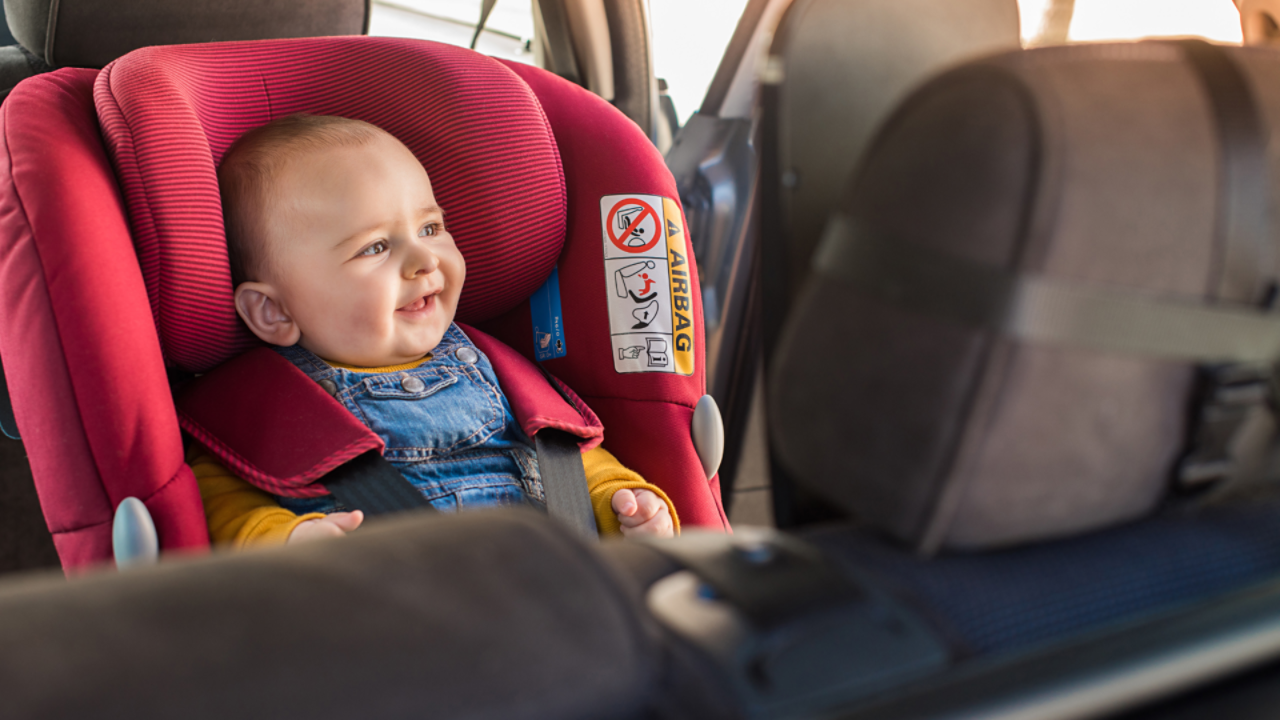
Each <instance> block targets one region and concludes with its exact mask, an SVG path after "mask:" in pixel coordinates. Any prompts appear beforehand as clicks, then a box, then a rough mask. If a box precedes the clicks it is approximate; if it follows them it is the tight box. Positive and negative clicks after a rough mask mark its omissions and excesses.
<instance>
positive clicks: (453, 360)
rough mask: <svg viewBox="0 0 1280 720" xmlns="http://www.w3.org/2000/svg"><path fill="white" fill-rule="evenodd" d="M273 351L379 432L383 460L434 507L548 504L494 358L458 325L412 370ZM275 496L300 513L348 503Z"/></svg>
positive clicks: (302, 350)
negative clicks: (375, 369)
mask: <svg viewBox="0 0 1280 720" xmlns="http://www.w3.org/2000/svg"><path fill="white" fill-rule="evenodd" d="M276 350H277V352H279V353H280V354H281V355H283V356H284V357H285V358H287V359H288V360H289V361H290V362H292V363H293V364H294V365H296V366H297V367H298V368H299V369H300V370H302V371H303V372H305V373H306V374H307V375H308V376H310V377H311V379H312V380H315V381H316V382H317V383H319V384H320V385H321V387H324V388H325V390H327V391H329V392H330V394H332V395H333V396H334V398H336V399H337V400H338V401H339V402H341V403H342V404H343V406H345V407H346V408H347V410H350V411H351V413H352V414H354V415H355V416H356V417H357V418H359V419H360V421H361V422H363V423H364V424H365V425H367V426H368V427H369V429H370V430H373V432H374V433H376V434H377V435H378V437H380V438H382V441H383V442H384V443H386V449H385V450H384V451H383V453H382V454H383V457H385V458H386V459H387V460H388V461H389V462H390V463H391V464H392V465H394V466H395V468H396V469H397V470H399V471H400V473H401V474H402V475H404V476H405V478H407V479H408V480H409V482H411V483H413V485H414V486H415V487H417V488H418V490H419V491H420V492H421V493H422V494H423V496H424V497H426V498H427V499H428V500H429V501H431V504H432V505H434V506H435V507H436V509H438V510H443V511H446V512H453V511H456V510H459V509H468V508H475V507H491V506H495V505H520V504H527V503H529V502H530V500H531V499H532V502H533V503H535V504H539V505H541V504H543V502H544V499H543V492H542V482H541V480H540V479H539V477H538V461H537V454H536V453H535V452H534V450H533V444H532V442H531V441H530V440H529V438H528V437H527V436H526V435H525V434H524V432H523V431H522V430H521V429H520V426H519V424H518V423H516V421H515V418H514V417H513V416H512V414H511V406H510V405H509V404H508V403H507V398H506V396H505V395H503V394H502V390H501V389H500V388H499V387H498V378H497V376H496V375H494V372H493V366H492V365H490V364H489V358H487V357H485V355H484V353H482V352H480V350H479V349H478V348H476V346H475V345H473V344H472V343H471V340H470V339H468V338H467V336H466V335H465V334H464V333H463V332H462V331H461V330H459V329H458V326H457V325H453V324H451V325H450V326H449V329H448V331H446V332H445V334H444V338H442V339H441V340H440V344H439V345H437V346H436V347H435V349H434V350H432V352H431V359H429V360H427V361H426V362H424V363H422V364H421V365H419V366H418V367H416V368H414V369H412V370H404V371H397V372H389V373H370V372H357V371H353V370H344V369H342V368H335V367H332V366H330V365H329V364H328V363H326V362H325V361H324V360H321V359H320V358H319V357H318V356H316V355H315V354H313V353H312V352H310V351H309V350H306V349H305V348H303V347H301V346H299V345H294V346H293V347H288V348H277V349H276ZM277 499H278V500H279V501H280V504H281V505H282V506H283V507H285V508H286V509H288V510H291V511H293V512H295V513H298V514H303V513H309V512H322V513H330V512H336V511H341V510H346V509H348V508H345V507H343V506H342V505H341V503H339V502H337V500H335V499H334V497H333V496H332V495H325V496H323V497H318V498H290V497H277Z"/></svg>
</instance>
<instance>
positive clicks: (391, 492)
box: [320, 449, 435, 515]
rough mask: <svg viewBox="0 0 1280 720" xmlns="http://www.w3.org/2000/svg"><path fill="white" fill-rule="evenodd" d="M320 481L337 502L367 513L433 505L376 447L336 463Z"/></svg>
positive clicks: (386, 512) (374, 513)
mask: <svg viewBox="0 0 1280 720" xmlns="http://www.w3.org/2000/svg"><path fill="white" fill-rule="evenodd" d="M320 482H321V484H323V485H324V486H325V489H327V490H328V491H329V492H330V493H332V494H333V497H334V498H336V499H337V500H338V502H340V503H342V504H343V505H345V506H346V507H348V508H350V509H352V510H362V511H364V512H365V513H366V514H368V515H386V514H388V513H393V512H400V511H402V510H417V509H419V508H429V509H432V510H434V509H435V508H434V507H433V506H432V505H431V502H430V501H429V500H427V499H426V498H424V497H423V496H422V493H420V492H418V489H417V488H415V487H414V486H413V483H411V482H409V481H408V480H407V479H405V477H404V475H401V474H400V471H399V470H396V468H395V466H394V465H392V464H391V463H390V462H388V461H387V459H386V458H384V457H382V452H381V451H380V450H376V449H375V450H368V451H365V452H363V453H361V454H359V455H357V456H355V457H354V458H352V459H351V460H348V461H347V462H345V463H343V464H341V465H339V466H338V467H336V468H334V469H333V470H331V471H329V473H328V474H327V475H325V476H324V477H323V478H321V479H320Z"/></svg>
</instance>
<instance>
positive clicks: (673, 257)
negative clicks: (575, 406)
mask: <svg viewBox="0 0 1280 720" xmlns="http://www.w3.org/2000/svg"><path fill="white" fill-rule="evenodd" d="M600 220H601V224H602V228H601V230H602V231H603V233H604V274H605V284H606V286H607V290H606V296H607V297H608V302H609V332H610V334H611V335H612V336H613V369H614V370H616V371H618V372H620V373H635V372H665V373H679V374H681V375H692V374H693V297H692V295H691V294H690V292H691V286H690V282H689V278H690V275H689V273H690V272H691V271H692V268H690V267H689V253H688V251H687V245H686V242H685V236H684V221H683V219H682V218H681V217H680V206H679V205H677V204H676V203H674V202H672V201H671V200H668V199H666V198H664V197H658V196H657V195H606V196H605V197H602V198H600Z"/></svg>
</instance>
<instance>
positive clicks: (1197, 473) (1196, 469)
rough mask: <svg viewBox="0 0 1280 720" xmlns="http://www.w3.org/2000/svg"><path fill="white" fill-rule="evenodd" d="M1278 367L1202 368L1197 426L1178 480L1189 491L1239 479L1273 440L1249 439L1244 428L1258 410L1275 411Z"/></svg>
mask: <svg viewBox="0 0 1280 720" xmlns="http://www.w3.org/2000/svg"><path fill="white" fill-rule="evenodd" d="M1276 396H1277V394H1276V374H1275V368H1273V367H1271V366H1269V365H1254V364H1244V363H1232V364H1224V365H1208V366H1201V367H1200V368H1199V377H1198V381H1197V390H1196V392H1195V393H1194V395H1193V398H1194V399H1193V402H1192V407H1193V411H1194V412H1193V424H1192V425H1191V433H1190V435H1189V437H1190V442H1189V443H1188V444H1187V451H1186V453H1185V454H1184V455H1183V457H1182V459H1181V460H1180V461H1179V462H1178V465H1177V468H1176V471H1175V474H1174V479H1175V482H1176V484H1177V486H1178V487H1179V488H1181V489H1184V490H1199V489H1202V488H1204V487H1207V486H1208V485H1210V484H1217V483H1220V482H1222V481H1224V480H1229V479H1235V478H1236V477H1237V476H1238V474H1239V473H1240V471H1241V470H1242V469H1244V468H1247V467H1248V466H1250V465H1252V464H1254V463H1253V461H1254V460H1256V456H1257V455H1258V454H1259V453H1263V452H1265V451H1266V450H1267V448H1268V447H1269V446H1270V443H1269V442H1266V443H1257V442H1245V440H1246V438H1245V437H1244V436H1245V432H1244V431H1245V430H1246V428H1248V427H1249V426H1250V425H1252V424H1253V423H1252V422H1251V421H1252V420H1254V419H1255V418H1256V417H1257V416H1258V414H1259V413H1262V412H1265V413H1272V412H1273V411H1274V408H1275V405H1276V403H1275V399H1276Z"/></svg>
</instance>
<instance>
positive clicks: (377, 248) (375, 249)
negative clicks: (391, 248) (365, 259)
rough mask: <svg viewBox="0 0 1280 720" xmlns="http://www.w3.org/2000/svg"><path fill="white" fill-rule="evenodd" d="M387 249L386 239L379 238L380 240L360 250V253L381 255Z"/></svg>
mask: <svg viewBox="0 0 1280 720" xmlns="http://www.w3.org/2000/svg"><path fill="white" fill-rule="evenodd" d="M386 251H387V242H386V241H385V240H379V241H378V242H376V243H374V244H372V245H370V246H369V247H367V248H365V249H364V250H362V251H360V254H361V255H381V254H382V253H384V252H386Z"/></svg>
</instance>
